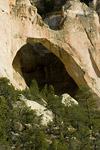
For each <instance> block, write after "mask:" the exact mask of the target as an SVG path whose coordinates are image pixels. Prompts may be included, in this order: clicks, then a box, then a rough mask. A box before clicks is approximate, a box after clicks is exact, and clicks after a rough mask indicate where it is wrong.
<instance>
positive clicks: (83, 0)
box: [80, 0, 93, 6]
mask: <svg viewBox="0 0 100 150" xmlns="http://www.w3.org/2000/svg"><path fill="white" fill-rule="evenodd" d="M92 1H93V0H80V2H84V3H85V4H87V5H88V6H89V3H90V2H92Z"/></svg>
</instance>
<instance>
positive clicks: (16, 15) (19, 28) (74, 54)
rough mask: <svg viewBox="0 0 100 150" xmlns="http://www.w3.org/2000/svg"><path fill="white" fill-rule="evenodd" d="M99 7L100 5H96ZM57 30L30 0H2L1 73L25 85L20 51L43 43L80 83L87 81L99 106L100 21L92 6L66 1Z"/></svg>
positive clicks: (0, 18)
mask: <svg viewBox="0 0 100 150" xmlns="http://www.w3.org/2000/svg"><path fill="white" fill-rule="evenodd" d="M96 8H97V7H96ZM57 25H58V27H57V29H56V30H54V29H50V27H49V24H48V25H47V24H45V23H44V22H43V20H42V18H41V16H40V15H39V14H38V13H37V8H36V7H35V6H32V5H31V3H30V1H29V0H17V1H16V0H3V1H1V2H0V31H1V32H0V37H1V39H0V49H1V53H0V76H6V77H7V78H9V79H10V81H11V82H12V84H13V85H14V86H15V87H17V88H21V89H23V88H24V87H25V86H26V83H25V80H24V78H23V73H22V69H21V63H20V57H19V55H18V52H19V51H20V50H21V48H22V47H23V46H25V45H26V44H27V43H29V44H32V45H33V44H34V43H40V44H42V45H43V46H44V47H46V48H47V49H48V50H49V51H50V52H52V53H53V54H54V55H56V56H57V57H58V58H59V59H60V61H61V62H62V63H63V64H64V66H65V68H66V72H68V74H69V75H70V76H71V78H73V80H74V81H75V82H76V84H77V85H78V86H80V85H81V84H87V85H88V86H89V87H90V88H91V90H92V91H93V93H94V99H95V100H96V102H97V105H98V107H100V52H99V51H100V22H99V16H98V14H97V13H96V11H94V10H93V9H91V8H89V7H88V6H87V5H86V4H85V3H81V2H79V0H75V1H74V0H70V1H67V2H66V4H65V5H64V7H63V8H62V12H61V14H60V21H58V24H57Z"/></svg>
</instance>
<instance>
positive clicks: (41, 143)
mask: <svg viewBox="0 0 100 150" xmlns="http://www.w3.org/2000/svg"><path fill="white" fill-rule="evenodd" d="M20 93H23V94H24V95H25V96H26V97H28V98H31V99H33V100H35V101H39V98H40V97H43V98H44V99H45V100H46V101H47V109H50V110H52V112H53V113H54V121H53V122H50V123H49V124H48V125H47V126H42V125H41V124H40V120H39V118H38V117H37V115H36V113H35V111H33V110H31V109H30V108H28V107H27V106H26V105H25V103H24V102H22V101H19V94H20ZM90 96H91V93H90V92H89V89H88V88H87V87H82V88H81V89H80V91H78V93H77V94H76V97H77V100H78V101H79V105H78V106H75V105H72V106H71V107H68V106H65V105H64V104H62V103H61V97H59V96H55V94H54V89H53V87H52V86H49V87H48V86H47V85H46V86H45V87H44V89H43V90H41V91H39V89H38V85H37V83H36V81H33V82H32V85H31V86H30V89H26V90H25V91H17V90H15V89H14V87H13V86H12V85H11V84H10V83H9V81H8V80H7V79H6V78H1V79H0V149H3V150H7V149H8V150H99V149H100V111H97V110H95V109H94V108H93V106H94V102H92V101H91V99H90V100H88V98H89V97H90Z"/></svg>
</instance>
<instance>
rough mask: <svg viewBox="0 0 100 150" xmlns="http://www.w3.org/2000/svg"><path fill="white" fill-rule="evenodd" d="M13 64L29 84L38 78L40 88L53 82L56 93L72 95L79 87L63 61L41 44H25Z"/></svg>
mask: <svg viewBox="0 0 100 150" xmlns="http://www.w3.org/2000/svg"><path fill="white" fill-rule="evenodd" d="M12 65H13V68H14V70H15V73H16V72H17V73H19V74H20V76H22V77H23V78H24V80H25V82H26V84H27V85H28V86H29V85H30V83H31V81H32V80H33V79H36V81H37V82H38V85H39V88H40V89H41V88H43V87H44V85H45V84H47V85H51V84H52V85H53V86H54V88H55V93H56V94H58V95H61V94H63V93H69V94H70V95H71V96H73V95H74V94H75V91H76V90H77V88H78V87H77V85H76V83H75V82H74V80H73V79H72V78H71V77H70V76H69V75H68V73H67V72H66V70H65V67H64V65H63V63H62V62H61V61H60V60H59V59H58V58H57V57H56V56H55V55H54V54H52V53H51V52H50V51H48V50H47V49H46V48H45V47H44V46H42V45H41V44H33V45H31V44H26V45H24V46H23V47H22V48H21V49H20V50H19V51H18V52H17V54H16V56H15V58H14V60H13V64H12Z"/></svg>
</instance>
